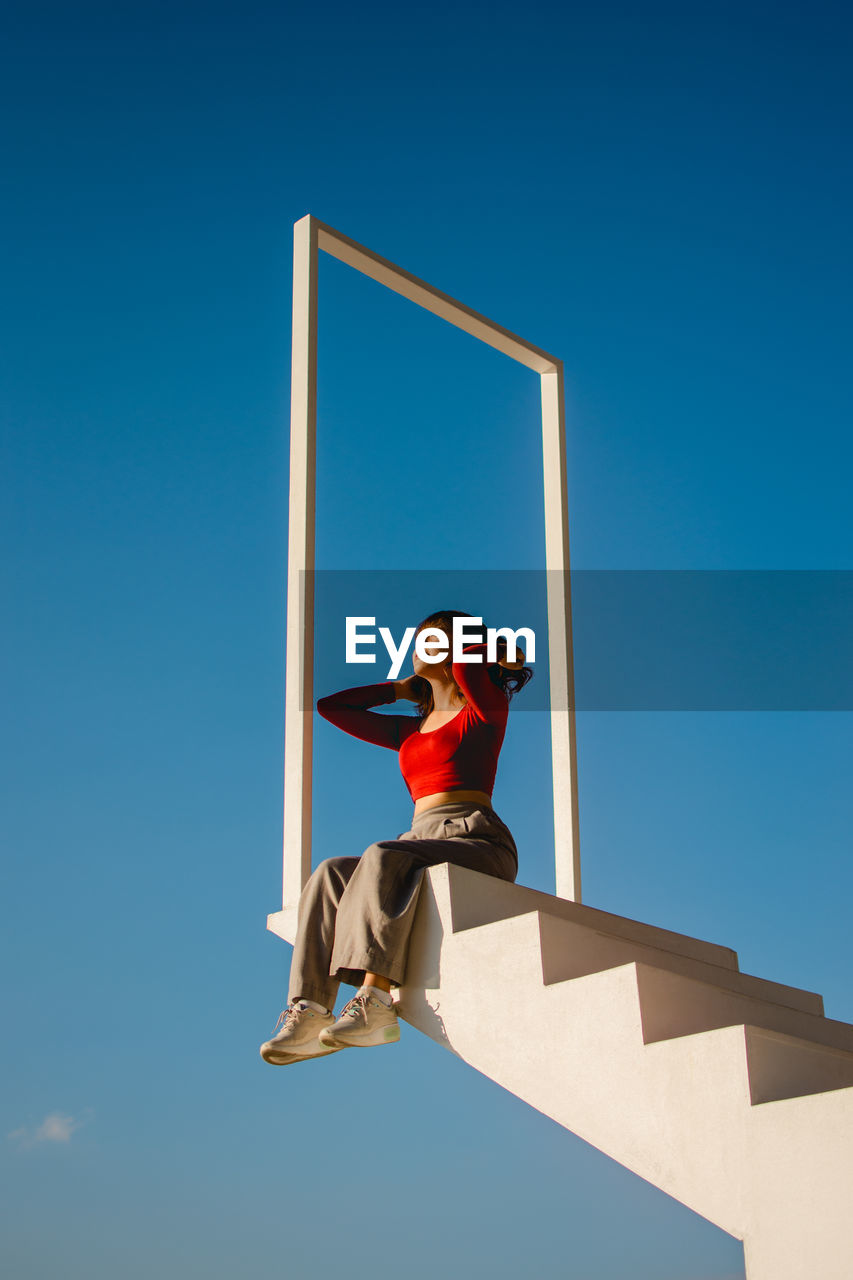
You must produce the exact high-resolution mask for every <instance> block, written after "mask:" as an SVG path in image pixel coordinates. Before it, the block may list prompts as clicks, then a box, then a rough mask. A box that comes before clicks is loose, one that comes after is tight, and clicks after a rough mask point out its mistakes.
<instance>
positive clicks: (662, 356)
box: [0, 0, 853, 1280]
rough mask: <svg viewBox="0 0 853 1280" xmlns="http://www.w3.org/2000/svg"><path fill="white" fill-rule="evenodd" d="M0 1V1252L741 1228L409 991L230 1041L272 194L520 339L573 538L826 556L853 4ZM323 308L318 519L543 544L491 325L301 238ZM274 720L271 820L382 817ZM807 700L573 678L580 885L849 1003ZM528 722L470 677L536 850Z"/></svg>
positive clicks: (847, 289)
mask: <svg viewBox="0 0 853 1280" xmlns="http://www.w3.org/2000/svg"><path fill="white" fill-rule="evenodd" d="M5 28H6V30H5V40H4V45H5V52H4V62H5V67H4V72H3V76H2V79H0V84H2V88H0V93H2V95H3V99H4V107H5V114H6V119H7V121H8V122H9V128H8V129H7V131H6V133H5V138H4V141H3V144H2V145H3V157H2V159H3V171H4V173H5V174H6V176H7V184H6V188H7V190H6V199H5V201H4V209H3V214H2V217H3V235H2V246H3V248H2V253H3V257H4V263H3V277H4V281H5V287H4V295H5V306H4V308H3V350H4V356H5V359H4V372H3V383H2V388H3V389H2V418H3V465H2V476H3V479H2V484H3V489H4V493H3V500H2V509H1V510H0V520H2V523H3V533H4V547H5V554H4V558H3V566H4V598H5V599H6V600H7V603H8V606H9V607H8V609H7V614H6V625H5V627H4V631H3V639H2V644H3V648H4V653H5V661H4V672H5V689H4V702H5V705H6V708H7V712H8V715H7V719H6V724H7V734H6V735H5V742H4V767H3V782H4V787H5V790H6V797H5V803H4V805H3V812H4V817H3V844H4V869H5V874H4V887H5V892H4V895H3V905H4V910H3V922H2V925H3V927H2V934H0V936H2V944H0V945H2V948H3V952H4V971H5V973H6V975H7V982H6V983H5V984H4V985H5V988H6V990H5V994H4V1007H3V1012H2V1020H3V1026H4V1029H5V1031H6V1032H7V1037H8V1039H7V1049H6V1053H5V1055H4V1067H5V1074H6V1087H5V1088H4V1090H3V1095H2V1101H0V1111H2V1123H3V1126H4V1128H3V1140H2V1155H0V1161H2V1182H3V1198H4V1203H5V1205H6V1207H7V1209H8V1211H9V1212H8V1220H9V1225H8V1227H7V1230H6V1232H5V1239H4V1242H3V1244H2V1246H0V1247H2V1250H3V1251H4V1254H5V1257H4V1258H3V1261H4V1264H5V1268H6V1270H7V1271H8V1272H9V1274H10V1275H14V1276H15V1277H16V1280H19V1278H20V1280H42V1278H43V1277H47V1276H48V1275H54V1274H55V1273H56V1270H57V1268H61V1270H62V1272H63V1274H65V1275H67V1276H68V1277H69V1278H70V1280H76V1278H77V1277H86V1278H87V1280H101V1278H102V1277H104V1278H106V1277H108V1276H110V1277H111V1276H113V1275H115V1274H116V1273H117V1271H118V1270H119V1269H121V1273H122V1274H123V1275H125V1276H127V1277H128V1278H129V1280H142V1278H143V1277H145V1278H147V1277H149V1276H151V1275H152V1274H155V1273H156V1274H160V1275H165V1276H172V1275H175V1276H177V1275H179V1274H180V1275H181V1276H182V1277H184V1278H189V1280H191V1278H192V1277H195V1276H202V1275H204V1276H205V1277H207V1278H208V1280H230V1277H232V1276H234V1275H235V1274H242V1273H244V1272H246V1271H247V1270H249V1269H250V1268H252V1269H255V1268H258V1267H265V1266H269V1265H279V1264H280V1265H283V1266H285V1268H286V1270H287V1272H288V1274H293V1275H299V1276H306V1277H310V1278H311V1280H326V1277H332V1276H333V1275H337V1274H338V1265H337V1263H335V1262H333V1261H328V1260H327V1256H326V1255H324V1245H325V1243H326V1242H328V1245H329V1247H330V1248H335V1249H337V1248H341V1247H344V1243H345V1242H347V1243H346V1246H345V1247H346V1248H348V1249H349V1248H353V1249H361V1248H362V1245H361V1242H362V1241H364V1240H368V1241H369V1242H370V1256H369V1257H368V1255H367V1254H365V1253H360V1254H359V1256H358V1259H357V1260H356V1262H355V1263H354V1266H353V1269H352V1272H351V1274H353V1275H354V1276H357V1277H360V1276H365V1277H366V1276H367V1275H368V1274H370V1275H375V1274H376V1271H377V1265H378V1267H379V1273H380V1274H383V1275H384V1274H387V1275H396V1274H398V1273H399V1272H400V1271H401V1270H403V1269H405V1271H406V1273H407V1274H408V1275H410V1276H411V1277H413V1278H414V1280H420V1278H421V1277H424V1278H425V1277H427V1276H432V1275H434V1274H435V1273H436V1271H437V1270H439V1269H441V1270H443V1271H445V1272H448V1271H449V1272H450V1273H452V1274H457V1273H458V1274H464V1273H465V1272H467V1271H472V1270H473V1271H477V1270H485V1269H488V1272H489V1274H490V1275H491V1276H492V1277H494V1278H495V1280H504V1278H507V1280H508V1277H510V1276H514V1275H515V1274H517V1271H518V1269H519V1267H520V1266H521V1265H522V1264H523V1263H524V1264H526V1265H528V1266H531V1267H532V1269H533V1270H536V1271H537V1272H538V1274H540V1275H542V1276H543V1277H545V1278H546V1280H551V1278H552V1277H553V1278H554V1280H556V1278H557V1277H562V1276H565V1275H569V1274H571V1275H572V1276H576V1277H582V1278H583V1280H627V1278H628V1277H630V1278H631V1280H734V1278H736V1277H739V1276H742V1274H743V1261H742V1251H741V1248H740V1246H739V1245H738V1244H737V1242H734V1241H732V1240H731V1239H730V1238H729V1237H727V1236H725V1235H724V1234H723V1233H721V1232H719V1231H717V1230H716V1229H715V1228H713V1227H711V1226H709V1225H708V1224H707V1223H705V1222H703V1221H702V1220H701V1219H699V1218H697V1217H696V1216H695V1215H693V1214H692V1213H690V1212H688V1211H687V1210H686V1209H684V1208H683V1207H681V1206H679V1205H677V1204H675V1203H674V1202H672V1201H670V1200H669V1199H668V1198H667V1197H665V1196H663V1195H661V1194H660V1193H658V1192H656V1191H654V1190H653V1189H652V1188H650V1187H649V1186H647V1185H646V1184H644V1183H643V1182H641V1181H640V1180H638V1179H636V1178H634V1177H633V1176H632V1175H630V1174H628V1173H627V1172H625V1171H624V1170H622V1169H620V1168H619V1167H618V1166H615V1165H614V1164H612V1163H611V1162H609V1161H608V1160H606V1159H605V1158H604V1157H603V1156H601V1155H599V1154H598V1153H597V1152H595V1151H592V1150H591V1149H589V1148H588V1147H586V1146H585V1145H584V1144H583V1143H582V1142H580V1141H579V1140H577V1139H575V1138H574V1137H572V1136H571V1135H568V1134H566V1133H565V1132H564V1131H563V1130H561V1129H559V1128H558V1127H557V1126H555V1125H554V1124H552V1123H551V1122H550V1121H549V1120H547V1119H546V1118H545V1117H544V1116H541V1115H539V1114H538V1113H536V1112H533V1111H532V1110H530V1109H528V1108H526V1107H525V1106H524V1105H523V1104H522V1103H521V1102H519V1101H518V1100H517V1099H515V1098H513V1097H512V1096H510V1095H508V1094H505V1093H504V1092H502V1091H501V1090H500V1089H499V1088H498V1087H497V1086H495V1085H494V1084H493V1083H492V1082H490V1081H488V1080H485V1079H483V1078H481V1077H479V1076H478V1075H477V1074H476V1073H474V1072H473V1071H471V1070H470V1069H468V1068H467V1067H465V1066H464V1064H462V1063H461V1062H459V1061H458V1060H456V1059H455V1058H453V1056H452V1055H450V1054H448V1053H446V1052H444V1051H442V1050H441V1049H439V1048H438V1047H437V1046H436V1045H434V1044H432V1042H428V1041H426V1040H423V1039H421V1038H420V1037H418V1036H417V1035H416V1033H414V1032H413V1031H411V1030H409V1031H408V1032H407V1031H406V1029H405V1028H404V1035H403V1039H402V1041H401V1043H400V1044H399V1045H398V1046H395V1047H394V1048H393V1050H392V1049H389V1050H388V1051H387V1053H385V1054H382V1055H380V1054H379V1053H378V1052H377V1053H374V1054H370V1053H368V1054H363V1055H358V1054H340V1055H335V1056H334V1057H333V1058H331V1059H329V1060H328V1061H323V1062H319V1063H312V1064H304V1066H302V1067H299V1068H297V1069H296V1070H294V1071H292V1072H290V1071H274V1070H272V1069H270V1068H268V1067H267V1066H265V1065H264V1064H263V1063H262V1062H261V1061H260V1059H259V1057H258V1054H257V1046H258V1044H259V1043H260V1041H261V1040H263V1039H265V1038H266V1037H267V1035H268V1034H269V1032H270V1030H271V1028H272V1025H273V1023H274V1022H275V1018H276V1015H277V1013H278V1011H279V1009H280V1008H281V1006H282V1003H283V1001H284V996H285V990H286V979H287V967H288V963H289V956H290V952H289V948H288V947H286V946H285V945H284V944H283V943H281V942H279V941H278V940H277V939H275V938H274V937H272V935H270V934H268V933H267V932H266V931H265V928H264V925H265V917H266V914H267V912H269V911H272V910H275V909H276V906H277V904H278V901H279V894H280V838H281V774H282V724H283V643H284V642H283V635H284V570H285V564H286V550H287V548H286V528H287V447H288V413H289V374H290V370H289V343H290V287H291V275H290V272H291V252H292V241H291V234H292V225H293V223H294V222H295V221H296V220H297V219H298V218H300V217H302V216H303V215H304V214H305V213H309V212H310V213H313V214H315V215H316V216H317V217H319V218H321V219H322V220H324V221H326V222H328V223H330V224H331V225H333V226H335V227H338V228H339V229H340V230H342V231H343V232H345V233H346V234H348V235H350V236H352V237H354V238H355V239H356V240H360V241H362V242H363V243H365V244H367V245H369V246H370V247H371V248H374V249H375V250H376V251H377V252H379V253H381V254H383V255H385V256H387V257H389V258H391V259H392V260H394V261H397V262H399V263H400V264H401V265H403V266H404V267H406V268H407V269H408V270H410V271H413V272H415V273H416V274H418V275H421V276H423V277H425V278H426V279H428V280H430V281H431V282H433V283H434V284H436V285H437V286H438V287H440V288H442V289H444V290H445V291H447V292H449V293H451V294H452V295H454V296H456V297H458V298H460V299H461V300H463V301H464V302H466V303H467V304H468V305H470V306H472V307H475V308H476V309H478V310H481V311H483V312H485V313H486V314H487V315H490V316H492V317H493V318H494V319H496V320H497V321H499V322H500V323H502V324H504V325H505V326H507V327H508V328H510V329H512V330H515V331H516V332H519V333H521V334H523V335H524V336H525V337H526V338H528V339H529V340H530V341H531V342H534V343H536V344H538V345H540V346H542V347H544V348H546V349H547V350H550V351H552V352H554V353H555V354H557V355H559V356H561V357H562V358H563V359H564V361H565V365H566V393H567V417H568V457H567V463H568V474H569V491H570V534H571V550H572V562H573V565H574V566H575V567H577V568H584V569H645V570H661V569H693V570H731V569H751V570H762V569H765V570H770V569H799V570H808V569H824V570H825V569H836V570H849V569H853V533H851V526H850V520H849V476H850V468H851V461H852V460H853V458H851V454H852V453H853V446H851V434H850V429H849V424H850V407H851V406H850V382H849V378H848V377H847V373H846V365H847V360H848V359H849V346H850V327H851V324H850V322H851V316H850V301H849V300H850V296H851V279H850V277H851V251H850V236H849V226H850V212H851V211H850V203H851V200H850V196H851V168H850V147H849V137H850V124H851V119H850V117H851V97H850V89H849V76H848V68H849V63H850V55H851V48H850V46H851V23H850V16H849V10H848V9H847V8H846V6H842V5H835V4H818V5H804V4H786V5H777V6H770V5H761V4H756V3H751V2H750V0H747V3H739V4H737V5H735V4H728V3H724V4H717V5H713V6H684V5H676V4H670V3H663V4H655V5H647V6H640V7H638V6H636V5H630V4H624V3H620V4H615V3H609V2H608V0H603V2H602V3H599V4H597V5H595V6H592V5H584V6H579V5H574V4H565V5H556V4H553V5H552V4H536V3H534V4H533V5H532V6H528V8H527V9H525V10H524V11H522V10H521V9H519V8H518V7H517V6H510V5H506V4H501V3H497V4H491V5H488V6H487V5H473V4H462V5H452V6H451V5H449V4H430V5H429V6H418V5H410V6H406V7H405V8H402V7H400V6H391V5H387V4H374V5H371V6H368V7H361V8H357V7H353V6H344V5H340V4H336V3H332V4H330V5H326V6H324V7H323V8H322V10H320V11H317V12H316V13H311V12H309V10H308V9H307V7H305V6H295V5H287V4H279V5H273V4H269V3H254V4H252V3H249V4H248V5H247V4H245V3H244V4H241V5H240V6H239V7H238V6H237V5H236V4H234V3H233V2H232V0H226V2H225V3H218V4H216V3H214V4H211V3H208V4H205V5H200V4H197V5H196V4H171V5H168V6H167V5H165V4H162V3H160V4H153V3H147V4H146V5H145V6H142V5H139V4H136V3H128V4H125V5H122V6H107V5H105V4H87V3H81V4H79V5H76V6H74V8H73V9H69V8H68V7H67V6H59V5H56V4H51V3H43V4H38V3H36V4H29V5H27V6H25V7H24V6H18V7H17V8H13V9H12V10H10V11H8V14H7V17H6V22H5ZM320 315H321V321H320V325H321V332H320V360H319V363H320V386H319V440H318V477H319V488H318V528H317V550H318V564H319V565H320V566H321V567H323V568H335V569H341V570H365V569H378V568H394V569H397V570H407V569H408V570H427V569H430V570H436V569H439V570H440V569H450V568H453V569H459V568H461V569H470V570H492V571H494V570H510V569H512V570H519V569H528V570H537V569H540V568H541V566H542V564H543V555H544V548H543V537H542V528H541V484H542V475H541V458H540V454H539V452H538V450H539V445H538V441H537V430H538V426H537V412H538V408H537V387H536V379H535V376H534V375H532V374H530V373H528V372H527V371H525V370H523V369H520V368H518V367H516V366H514V365H512V364H510V362H509V361H506V360H504V359H502V358H501V357H500V356H498V355H497V354H496V353H494V352H491V351H488V350H486V349H485V348H483V347H481V346H480V345H479V344H477V343H475V342H474V341H473V340H471V339H469V338H467V337H466V336H465V335H462V334H460V333H457V332H455V331H453V330H451V329H450V328H449V327H447V326H443V325H442V324H441V323H440V322H439V321H437V320H435V319H434V318H433V317H431V316H428V315H426V314H423V313H419V312H416V310H415V309H414V308H411V307H408V306H406V304H404V303H403V302H402V301H401V300H399V299H396V298H393V297H391V296H390V295H387V294H386V293H384V292H383V291H382V290H381V289H379V288H378V287H377V286H375V285H373V284H372V283H371V282H369V281H366V280H364V279H363V278H361V277H359V276H357V275H356V274H355V273H352V272H350V271H348V270H347V268H345V267H343V266H342V265H341V264H339V263H336V262H333V261H331V260H329V259H324V261H323V263H322V276H321V283H320ZM392 604H393V602H392V601H389V609H390V608H391V606H392ZM440 607H451V608H461V609H466V608H468V604H467V603H466V601H464V600H461V601H460V600H457V599H450V600H445V599H438V600H433V599H431V598H430V599H425V600H424V602H423V610H422V613H427V612H429V611H431V610H433V609H435V608H440ZM413 621H415V619H413ZM755 626H756V628H758V629H760V626H761V620H760V619H756V620H755ZM365 671H367V668H365ZM357 682H359V681H356V680H354V681H353V683H357ZM364 682H365V683H366V682H367V677H365V679H364ZM522 697H523V694H522V695H519V702H518V706H519V707H520V706H521V699H522ZM315 738H316V748H315V750H316V757H315V776H316V789H315V848H316V855H315V856H316V857H318V858H319V857H325V856H329V855H331V854H333V853H343V852H347V853H352V852H359V851H360V850H361V849H363V848H364V847H365V846H366V845H367V844H368V843H370V842H371V841H373V840H375V839H380V838H383V837H384V836H387V835H396V834H397V833H398V832H399V831H402V830H403V829H405V827H406V826H407V825H408V821H409V818H410V816H411V810H410V805H409V802H408V797H407V795H406V792H405V789H404V787H403V784H402V781H401V779H400V778H399V775H398V773H397V766H396V761H395V760H394V757H393V756H392V755H391V754H390V753H386V752H383V751H381V750H380V749H378V748H371V747H369V746H367V745H366V744H360V743H357V742H355V741H354V740H353V739H350V738H347V737H346V736H345V735H343V734H340V733H339V732H337V731H335V730H334V729H333V728H332V726H330V725H326V724H325V723H324V722H322V721H320V720H319V718H318V721H317V727H316V731H315ZM852 739H853V725H851V717H850V715H849V713H844V712H821V711H795V710H780V711H775V712H765V713H757V712H749V713H747V712H737V711H719V712H702V713H699V712H691V711H680V712H663V711H648V712H596V711H584V712H581V713H579V716H578V750H579V785H580V821H581V846H582V857H583V867H584V888H585V899H586V901H588V902H590V903H591V904H593V905H596V906H600V907H603V908H605V909H607V910H610V911H615V912H619V913H623V914H626V915H630V916H633V917H635V918H639V919H642V920H647V921H650V922H652V923H655V924H660V925H663V926H665V927H668V928H673V929H677V930H679V931H681V932H685V933H692V934H696V935H698V936H700V937H704V938H708V939H710V940H712V941H715V942H720V943H724V944H726V945H729V946H732V947H734V948H735V949H736V950H737V951H738V953H739V956H740V961H741V967H742V968H743V969H744V970H746V971H748V972H752V973H757V974H760V975H761V976H763V977H767V978H771V979H774V980H776V981H779V982H787V983H791V984H794V985H798V986H802V987H805V988H808V989H810V990H816V991H820V992H822V994H823V995H824V998H825V1001H826V1009H827V1013H828V1014H829V1015H830V1016H831V1017H834V1018H840V1019H844V1020H848V1021H853V998H851V994H850V992H851V976H853V950H851V942H850V930H849V919H848V915H849V912H848V909H847V908H848V903H849V901H850V897H851V890H853V875H851V866H850V830H851V802H850V788H849V760H850V749H851V745H853V742H852V741H851V740H852ZM548 769H549V757H548V739H547V721H546V718H545V715H544V713H542V712H537V711H530V712H529V713H528V714H526V715H521V714H519V715H518V716H515V717H514V719H513V721H512V723H511V728H510V732H509V734H508V737H507V742H506V745H505V747H504V751H503V754H502V758H501V765H500V770H499V774H498V782H497V787H496V790H495V795H494V803H495V807H496V809H497V810H498V812H499V813H500V814H501V816H502V817H503V818H504V820H505V821H506V822H507V823H508V824H509V826H510V827H511V829H512V830H513V832H514V834H515V836H516V840H517V842H518V845H519V849H520V852H521V869H520V874H519V880H520V881H521V882H523V883H527V884H532V885H535V886H537V887H543V888H550V887H551V884H552V882H553V858H552V854H551V853H550V852H549V850H548V847H547V846H548V827H549V816H548V815H549V805H550V790H549V778H548ZM504 980H505V987H506V998H507V1002H508V1004H507V1007H508V1009H510V1010H511V1008H512V1003H513V1002H514V1001H516V1000H518V1001H523V1000H524V991H523V990H519V989H518V988H517V987H516V986H514V984H513V979H512V974H506V975H504ZM377 1256H378V1257H379V1263H378V1264H377V1261H376V1259H377ZM451 1259H454V1260H455V1261H450V1260H451Z"/></svg>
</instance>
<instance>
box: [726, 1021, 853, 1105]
mask: <svg viewBox="0 0 853 1280" xmlns="http://www.w3.org/2000/svg"><path fill="white" fill-rule="evenodd" d="M744 1030H745V1033H746V1049H747V1060H748V1063H749V1096H750V1101H751V1102H752V1103H753V1104H759V1103H764V1102H778V1101H781V1100H782V1099H783V1098H795V1097H796V1098H802V1097H804V1096H805V1095H807V1094H812V1093H828V1092H830V1091H831V1090H835V1089H849V1088H851V1087H853V1052H849V1051H847V1052H845V1051H844V1050H840V1049H830V1048H828V1047H827V1046H825V1045H816V1044H813V1043H812V1042H811V1041H809V1040H800V1039H798V1038H797V1037H796V1036H786V1035H782V1034H780V1033H779V1032H778V1031H765V1030H763V1029H762V1028H760V1027H752V1026H748V1027H746V1028H745V1029H744Z"/></svg>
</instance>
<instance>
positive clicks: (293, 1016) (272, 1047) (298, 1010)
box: [261, 1000, 343, 1067]
mask: <svg viewBox="0 0 853 1280" xmlns="http://www.w3.org/2000/svg"><path fill="white" fill-rule="evenodd" d="M334 1021H335V1015H334V1014H333V1013H318V1012H317V1010H316V1009H312V1008H311V1006H310V1005H307V1004H305V1002H304V1001H303V1000H291V1002H290V1004H289V1005H288V1006H287V1008H286V1009H282V1011H281V1013H280V1014H279V1015H278V1022H277V1023H276V1024H275V1025H276V1030H278V1028H279V1027H281V1031H278V1034H277V1035H274V1036H273V1037H272V1039H271V1040H267V1041H266V1042H265V1043H264V1044H262V1045H261V1057H262V1058H263V1060H264V1062H271V1063H272V1065H273V1066H275V1067H284V1066H288V1065H289V1064H290V1063H291V1062H302V1061H304V1059H306V1058H319V1057H322V1056H324V1055H325V1054H327V1053H335V1052H336V1051H337V1050H338V1049H339V1048H343V1045H333V1046H330V1045H325V1044H320V1040H319V1036H320V1032H321V1031H323V1030H324V1029H325V1028H326V1027H330V1026H331V1025H332V1024H333V1022H334Z"/></svg>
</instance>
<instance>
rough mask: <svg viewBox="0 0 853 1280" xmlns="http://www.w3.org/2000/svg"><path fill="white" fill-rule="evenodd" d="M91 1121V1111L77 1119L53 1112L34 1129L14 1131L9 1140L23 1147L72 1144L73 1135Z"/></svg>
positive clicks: (59, 1112) (23, 1128)
mask: <svg viewBox="0 0 853 1280" xmlns="http://www.w3.org/2000/svg"><path fill="white" fill-rule="evenodd" d="M89 1119H91V1111H88V1112H86V1113H85V1114H84V1115H82V1116H76V1117H75V1116H69V1115H67V1114H66V1113H65V1112H64V1111H51V1112H50V1113H49V1114H48V1115H46V1116H45V1118H44V1119H43V1120H42V1122H41V1124H39V1125H36V1127H35V1128H34V1129H27V1128H26V1127H25V1126H24V1127H22V1128H20V1129H13V1131H12V1132H11V1133H10V1134H9V1135H8V1138H9V1141H10V1142H17V1143H18V1145H19V1146H21V1147H34V1146H35V1145H36V1144H37V1143H39V1142H70V1141H71V1135H72V1133H75V1132H76V1131H77V1130H78V1129H79V1128H81V1126H82V1125H84V1124H85V1123H86V1121H87V1120H89Z"/></svg>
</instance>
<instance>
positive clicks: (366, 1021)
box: [319, 987, 400, 1049]
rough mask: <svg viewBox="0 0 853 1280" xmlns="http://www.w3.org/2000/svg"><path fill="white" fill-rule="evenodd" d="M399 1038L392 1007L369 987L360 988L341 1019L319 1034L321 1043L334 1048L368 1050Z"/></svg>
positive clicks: (344, 1008) (345, 1006) (394, 1010)
mask: <svg viewBox="0 0 853 1280" xmlns="http://www.w3.org/2000/svg"><path fill="white" fill-rule="evenodd" d="M399 1039H400V1024H399V1022H398V1021H397V1010H396V1009H395V1008H394V1006H393V1004H391V1005H387V1004H385V1002H384V1000H380V998H379V997H378V996H377V995H374V993H373V991H372V989H371V988H370V987H361V988H360V989H359V990H358V991H357V992H356V994H355V995H354V996H353V998H352V999H351V1000H350V1001H349V1002H348V1003H347V1004H345V1005H344V1007H343V1009H342V1010H341V1016H340V1017H339V1018H338V1020H337V1022H333V1023H332V1025H331V1026H330V1027H324V1028H323V1030H322V1031H321V1032H320V1035H319V1040H320V1044H322V1045H326V1046H328V1048H330V1049H332V1048H335V1049H347V1048H369V1047H371V1046H372V1045H377V1044H393V1043H394V1041H395V1040H399Z"/></svg>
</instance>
